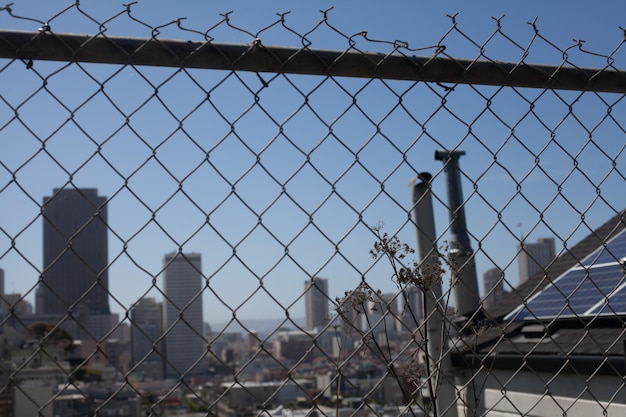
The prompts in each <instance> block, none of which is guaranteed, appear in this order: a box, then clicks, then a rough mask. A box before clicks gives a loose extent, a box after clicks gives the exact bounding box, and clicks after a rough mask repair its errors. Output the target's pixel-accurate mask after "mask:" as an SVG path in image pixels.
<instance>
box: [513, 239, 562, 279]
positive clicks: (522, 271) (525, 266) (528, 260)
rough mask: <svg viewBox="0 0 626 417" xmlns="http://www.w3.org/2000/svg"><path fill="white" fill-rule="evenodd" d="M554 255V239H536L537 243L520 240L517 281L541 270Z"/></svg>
mask: <svg viewBox="0 0 626 417" xmlns="http://www.w3.org/2000/svg"><path fill="white" fill-rule="evenodd" d="M554 257H555V251H554V239H553V238H543V239H537V243H526V242H521V244H520V253H519V283H520V284H522V283H524V282H526V280H528V278H530V277H532V276H533V275H535V274H537V273H538V272H539V271H543V269H544V268H545V267H547V266H548V265H549V264H550V262H552V260H553V259H554Z"/></svg>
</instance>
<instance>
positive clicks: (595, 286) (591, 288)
mask: <svg viewBox="0 0 626 417" xmlns="http://www.w3.org/2000/svg"><path fill="white" fill-rule="evenodd" d="M624 256H626V230H623V231H622V232H620V233H619V234H618V235H617V236H615V237H614V238H613V239H611V240H610V241H609V242H608V243H607V244H606V246H601V247H600V248H598V249H596V250H595V251H594V252H593V253H592V254H591V255H589V256H587V257H586V258H585V259H584V260H583V261H582V262H580V263H579V264H577V265H575V266H574V267H572V268H570V269H569V270H567V271H566V272H565V273H563V274H562V275H561V276H559V277H558V278H557V279H556V280H555V281H554V283H552V284H550V285H548V286H546V287H545V288H544V289H543V290H541V291H540V292H539V293H537V294H535V295H534V296H533V297H531V298H530V299H529V300H528V302H527V303H526V305H521V306H519V307H518V308H516V309H515V310H514V311H513V312H511V313H509V314H508V315H507V316H506V317H505V319H506V320H510V319H514V320H520V319H537V318H539V319H544V318H557V317H574V316H576V317H582V316H596V315H615V314H620V315H626V279H625V276H624V270H625V269H624V265H622V263H621V262H620V259H621V258H623V257H624Z"/></svg>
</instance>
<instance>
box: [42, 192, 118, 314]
mask: <svg viewBox="0 0 626 417" xmlns="http://www.w3.org/2000/svg"><path fill="white" fill-rule="evenodd" d="M42 213H43V219H44V221H43V269H42V271H43V272H42V281H41V283H40V285H39V287H38V289H37V292H38V294H37V306H36V311H37V314H45V315H64V314H66V313H67V311H68V309H69V308H72V310H73V311H78V310H82V311H83V312H84V313H86V314H87V315H89V316H95V315H100V316H102V315H109V314H110V310H109V295H108V268H107V266H108V238H107V205H106V198H105V197H102V196H99V195H98V190H97V189H95V188H79V189H58V188H56V189H54V192H53V194H52V196H49V197H45V198H44V200H43V205H42Z"/></svg>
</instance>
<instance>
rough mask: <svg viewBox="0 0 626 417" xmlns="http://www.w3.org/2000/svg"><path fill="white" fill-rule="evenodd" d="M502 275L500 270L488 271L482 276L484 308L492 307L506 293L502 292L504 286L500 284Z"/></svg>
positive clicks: (492, 269)
mask: <svg viewBox="0 0 626 417" xmlns="http://www.w3.org/2000/svg"><path fill="white" fill-rule="evenodd" d="M503 274H504V272H502V270H501V269H500V268H491V269H488V270H487V271H485V273H484V274H483V289H484V291H485V297H484V298H483V305H484V306H485V307H486V308H490V307H493V305H494V304H495V303H496V302H497V301H498V300H499V299H500V298H502V296H503V295H504V294H505V293H506V291H504V285H503V284H502V280H503V279H504V275H503Z"/></svg>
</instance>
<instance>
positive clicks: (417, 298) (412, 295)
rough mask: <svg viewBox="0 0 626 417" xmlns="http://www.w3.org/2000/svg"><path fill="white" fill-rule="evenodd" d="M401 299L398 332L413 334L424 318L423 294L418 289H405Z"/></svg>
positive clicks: (412, 287)
mask: <svg viewBox="0 0 626 417" xmlns="http://www.w3.org/2000/svg"><path fill="white" fill-rule="evenodd" d="M403 291H404V295H403V297H402V299H401V304H402V310H401V311H400V322H399V329H398V330H400V331H408V332H411V333H412V332H414V331H415V330H416V329H417V328H418V326H419V325H420V323H421V321H422V319H423V318H424V293H423V292H422V290H421V289H419V288H418V287H414V286H411V287H406V288H404V289H403Z"/></svg>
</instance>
